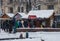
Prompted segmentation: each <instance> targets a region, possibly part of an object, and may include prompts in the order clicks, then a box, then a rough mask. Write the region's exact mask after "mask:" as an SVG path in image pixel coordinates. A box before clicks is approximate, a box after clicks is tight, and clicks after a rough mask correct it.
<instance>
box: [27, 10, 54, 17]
mask: <svg viewBox="0 0 60 41" xmlns="http://www.w3.org/2000/svg"><path fill="white" fill-rule="evenodd" d="M53 13H54V10H31V11H30V12H29V13H28V15H36V16H37V18H49V17H50V16H52V15H53Z"/></svg>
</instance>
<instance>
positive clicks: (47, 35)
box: [0, 31, 60, 41]
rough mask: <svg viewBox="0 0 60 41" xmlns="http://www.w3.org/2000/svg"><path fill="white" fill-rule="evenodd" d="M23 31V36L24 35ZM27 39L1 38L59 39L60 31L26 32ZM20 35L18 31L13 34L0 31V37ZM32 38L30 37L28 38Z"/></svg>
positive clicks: (24, 40)
mask: <svg viewBox="0 0 60 41" xmlns="http://www.w3.org/2000/svg"><path fill="white" fill-rule="evenodd" d="M25 33H26V32H23V34H24V35H23V36H24V37H25ZM28 33H29V38H28V39H14V40H3V41H41V39H43V40H45V41H60V32H28ZM19 36H20V32H17V33H15V34H10V33H7V32H4V31H1V32H0V39H2V38H18V37H19ZM30 38H32V39H30Z"/></svg>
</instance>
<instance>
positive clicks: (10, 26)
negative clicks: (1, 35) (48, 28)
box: [1, 20, 41, 33]
mask: <svg viewBox="0 0 60 41" xmlns="http://www.w3.org/2000/svg"><path fill="white" fill-rule="evenodd" d="M40 25H41V22H40V21H37V23H36V22H35V20H5V21H3V23H2V26H1V28H2V29H3V30H4V31H7V32H9V33H11V32H12V31H14V33H15V32H16V28H28V27H30V28H35V27H40Z"/></svg>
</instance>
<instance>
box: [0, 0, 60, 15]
mask: <svg viewBox="0 0 60 41" xmlns="http://www.w3.org/2000/svg"><path fill="white" fill-rule="evenodd" d="M1 2H2V11H3V13H17V12H24V13H28V12H29V11H30V10H48V9H50V10H51V9H52V10H55V13H56V14H59V13H60V0H1Z"/></svg>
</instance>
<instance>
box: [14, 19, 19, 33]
mask: <svg viewBox="0 0 60 41" xmlns="http://www.w3.org/2000/svg"><path fill="white" fill-rule="evenodd" d="M17 28H18V21H17V20H16V21H15V27H14V33H16V29H17Z"/></svg>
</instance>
